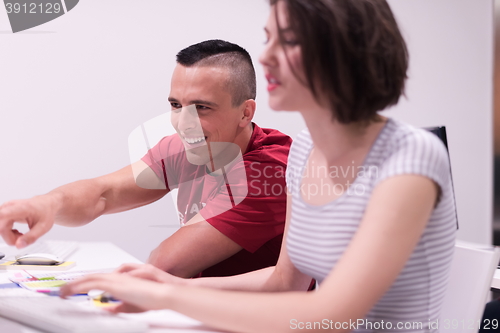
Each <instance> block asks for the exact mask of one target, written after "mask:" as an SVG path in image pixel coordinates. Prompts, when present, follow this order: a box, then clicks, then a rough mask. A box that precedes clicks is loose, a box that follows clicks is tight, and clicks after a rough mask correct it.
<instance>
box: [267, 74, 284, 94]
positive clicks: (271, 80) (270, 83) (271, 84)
mask: <svg viewBox="0 0 500 333" xmlns="http://www.w3.org/2000/svg"><path fill="white" fill-rule="evenodd" d="M266 79H267V91H268V92H271V91H273V90H274V89H276V88H278V87H279V85H280V84H281V83H280V82H279V81H278V80H277V79H276V78H275V77H274V76H272V75H270V74H266Z"/></svg>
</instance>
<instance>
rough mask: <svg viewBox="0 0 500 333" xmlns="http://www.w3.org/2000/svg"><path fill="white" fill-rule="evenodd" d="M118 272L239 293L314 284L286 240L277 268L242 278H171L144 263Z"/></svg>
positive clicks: (125, 267) (288, 214)
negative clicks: (298, 265) (295, 262)
mask: <svg viewBox="0 0 500 333" xmlns="http://www.w3.org/2000/svg"><path fill="white" fill-rule="evenodd" d="M291 201H292V198H291V196H290V195H287V212H286V216H287V219H286V223H285V235H286V233H287V230H288V222H289V216H290V209H291ZM117 272H118V273H127V274H129V275H131V276H134V277H139V278H142V279H148V280H152V281H157V282H162V283H172V284H177V285H184V286H192V287H208V288H213V289H225V290H239V291H290V290H296V291H299V290H307V288H308V287H309V285H310V283H311V277H309V276H307V275H305V274H302V273H301V272H300V271H299V270H297V269H296V268H295V266H294V265H293V264H292V262H291V261H290V258H289V256H288V252H287V249H286V237H284V239H283V242H282V245H281V252H280V257H279V259H278V263H277V265H276V266H273V267H267V268H263V269H260V270H257V271H253V272H249V273H245V274H241V275H236V276H227V277H208V278H197V279H183V278H179V277H176V276H173V275H170V274H168V273H166V272H164V271H163V270H161V269H158V268H156V267H154V266H152V265H141V264H125V265H122V266H121V267H120V268H119V269H118V270H117Z"/></svg>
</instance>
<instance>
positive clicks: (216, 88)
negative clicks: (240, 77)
mask: <svg viewBox="0 0 500 333" xmlns="http://www.w3.org/2000/svg"><path fill="white" fill-rule="evenodd" d="M200 94H201V95H221V94H224V95H226V94H228V95H230V92H229V89H228V71H227V69H225V68H222V67H216V66H189V67H186V66H183V65H180V64H177V66H176V67H175V69H174V72H173V74H172V81H171V85H170V97H172V98H184V97H187V95H189V96H190V98H193V99H198V98H200V97H201V96H197V95H200ZM183 96H184V97H183Z"/></svg>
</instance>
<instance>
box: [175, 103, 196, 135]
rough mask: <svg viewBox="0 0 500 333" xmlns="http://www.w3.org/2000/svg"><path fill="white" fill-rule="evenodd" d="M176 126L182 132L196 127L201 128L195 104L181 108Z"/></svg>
mask: <svg viewBox="0 0 500 333" xmlns="http://www.w3.org/2000/svg"><path fill="white" fill-rule="evenodd" d="M177 127H178V129H179V130H180V131H182V132H186V131H192V130H195V129H197V128H200V129H201V125H200V118H199V117H198V112H197V111H196V106H195V105H189V106H186V107H183V108H182V109H181V111H180V113H179V118H178V123H177Z"/></svg>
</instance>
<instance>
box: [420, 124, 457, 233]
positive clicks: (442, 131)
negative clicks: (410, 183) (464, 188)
mask: <svg viewBox="0 0 500 333" xmlns="http://www.w3.org/2000/svg"><path fill="white" fill-rule="evenodd" d="M424 129H426V130H428V131H429V132H431V133H433V134H435V135H436V136H437V137H438V138H440V139H441V141H442V142H443V144H444V146H445V147H446V150H448V137H447V136H446V127H445V126H436V127H425V128H424ZM449 157H450V156H449V150H448V158H449ZM450 175H451V187H452V191H453V201H455V219H456V220H457V229H458V213H457V205H456V202H457V200H456V198H455V188H454V185H453V175H452V173H451V161H450Z"/></svg>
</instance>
